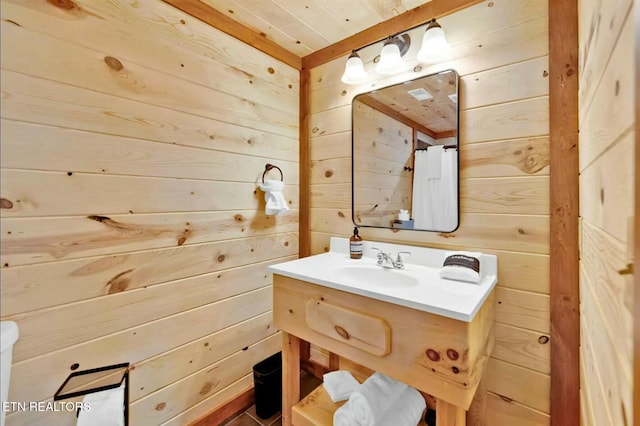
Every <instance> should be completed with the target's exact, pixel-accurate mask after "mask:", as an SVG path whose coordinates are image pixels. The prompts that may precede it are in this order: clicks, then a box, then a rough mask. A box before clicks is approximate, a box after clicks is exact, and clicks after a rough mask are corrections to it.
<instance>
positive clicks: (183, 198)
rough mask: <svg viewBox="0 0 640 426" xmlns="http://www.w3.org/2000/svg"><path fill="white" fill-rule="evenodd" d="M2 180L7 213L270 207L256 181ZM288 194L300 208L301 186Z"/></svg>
mask: <svg viewBox="0 0 640 426" xmlns="http://www.w3.org/2000/svg"><path fill="white" fill-rule="evenodd" d="M262 171H264V169H263V170H261V171H259V173H257V174H258V175H260V176H262ZM70 173H71V174H70ZM0 179H2V181H3V182H5V184H4V185H3V187H2V198H4V199H5V200H7V201H8V203H10V204H8V203H5V207H4V208H3V215H4V216H5V217H31V216H68V215H95V214H100V215H102V216H104V215H109V214H118V213H132V214H133V213H160V212H180V211H212V210H213V211H216V210H238V209H239V210H243V209H251V210H253V209H258V208H261V209H264V205H265V203H264V194H263V193H262V192H261V191H258V189H256V184H255V183H253V182H252V183H248V182H246V183H245V182H223V181H218V180H216V181H210V180H195V179H189V180H187V179H175V178H150V177H132V176H115V175H113V176H101V175H95V174H88V173H73V172H43V171H27V170H13V169H4V170H3V171H2V175H1V176H0ZM46 185H55V187H56V188H58V191H57V193H52V192H51V191H45V190H43V188H45V187H46ZM283 193H284V195H285V198H286V199H287V200H288V201H289V202H290V203H289V204H290V206H291V207H297V206H298V203H297V200H298V187H296V186H288V187H286V188H285V190H284V191H283ZM211 194H216V196H215V197H213V196H211ZM294 202H295V204H294Z"/></svg>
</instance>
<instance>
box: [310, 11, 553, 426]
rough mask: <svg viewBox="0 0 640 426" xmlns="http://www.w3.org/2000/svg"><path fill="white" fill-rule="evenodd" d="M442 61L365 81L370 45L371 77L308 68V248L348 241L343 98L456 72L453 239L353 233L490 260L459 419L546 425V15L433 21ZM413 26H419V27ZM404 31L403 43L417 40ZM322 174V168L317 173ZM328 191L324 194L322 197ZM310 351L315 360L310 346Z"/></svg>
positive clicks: (489, 14)
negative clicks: (471, 411) (480, 383)
mask: <svg viewBox="0 0 640 426" xmlns="http://www.w3.org/2000/svg"><path fill="white" fill-rule="evenodd" d="M439 22H440V23H441V25H442V27H443V29H444V30H445V32H446V34H447V38H448V40H449V42H450V43H451V44H452V46H453V58H452V59H451V60H450V61H447V62H446V63H440V64H436V65H430V66H422V67H418V68H415V69H414V66H416V65H417V64H416V61H415V59H413V58H415V54H416V53H417V49H418V48H419V44H420V43H419V42H418V43H414V44H413V45H412V47H411V49H410V50H409V52H408V53H407V55H408V56H406V57H405V58H408V61H409V63H410V67H409V69H410V70H413V71H409V72H407V73H404V74H401V75H397V76H393V77H389V78H376V75H375V73H374V72H373V71H372V69H373V63H372V60H373V58H374V57H375V56H376V55H377V54H378V53H379V49H380V48H381V47H380V46H374V47H370V48H366V49H363V50H362V51H361V52H360V54H361V56H362V57H363V60H364V61H365V68H366V69H367V70H368V71H370V77H371V79H370V81H368V82H366V83H363V84H362V85H357V86H348V85H344V84H342V83H341V82H340V76H341V74H342V72H343V70H344V63H345V61H346V57H344V58H340V59H337V60H335V61H332V62H330V63H327V64H324V65H321V66H318V67H316V68H314V69H312V70H311V82H310V85H311V101H310V102H311V117H310V132H311V159H312V170H313V174H312V180H311V184H312V185H311V207H312V208H311V230H312V234H311V238H312V241H311V246H312V252H313V253H321V252H323V251H326V250H327V249H328V244H329V238H330V237H331V236H332V235H342V236H348V235H349V234H350V233H351V231H352V227H353V225H352V224H351V220H350V218H351V212H350V203H349V200H350V179H351V170H350V151H351V150H350V144H351V140H350V130H351V129H350V126H351V106H350V104H351V100H352V99H353V97H354V96H355V95H356V94H358V93H362V92H365V91H368V90H371V89H372V88H375V87H381V86H386V85H389V84H392V83H396V82H399V81H402V80H406V79H410V78H414V77H417V76H419V75H426V74H430V73H432V72H436V71H441V70H444V69H448V68H453V69H455V70H457V71H458V72H459V73H460V75H461V89H460V103H461V105H460V107H461V129H460V130H461V132H460V133H461V138H460V141H461V149H460V151H461V225H460V228H459V229H458V231H456V232H455V233H452V234H438V233H428V232H415V231H398V232H392V231H391V230H386V229H383V230H380V229H362V232H361V235H363V237H364V238H365V239H370V240H383V241H389V242H399V243H403V242H404V243H409V244H416V245H425V246H431V247H440V248H454V249H471V250H480V251H484V252H487V253H494V254H497V255H498V258H499V262H498V263H499V269H500V270H499V274H500V282H499V284H498V288H497V306H496V308H497V311H496V324H495V332H496V347H495V349H494V352H493V356H492V358H491V360H490V362H489V366H488V371H487V376H486V381H485V386H484V387H483V388H484V389H486V393H485V394H483V395H481V396H482V397H483V400H484V404H485V405H484V406H485V407H486V410H485V411H482V410H480V412H479V414H478V415H474V416H473V419H471V421H470V424H491V425H494V426H496V425H497V426H501V425H505V426H512V425H515V424H517V425H545V424H548V423H549V390H550V378H549V370H550V362H549V346H550V345H549V325H550V319H549V296H548V295H549V255H548V254H549V167H548V166H549V139H548V132H549V126H548V124H549V113H548V108H549V99H548V78H547V77H548V31H547V29H548V10H547V2H545V1H540V0H493V1H491V2H483V3H480V4H478V5H475V6H472V7H470V8H468V9H465V10H462V11H460V12H457V13H455V14H453V15H449V16H447V17H445V18H442V19H440V20H439ZM422 31H423V30H422ZM422 31H418V32H413V33H412V38H413V40H417V39H420V38H421V37H422ZM328 170H331V171H332V173H325V171H328ZM329 194H330V195H329ZM312 356H313V357H317V358H319V359H322V357H323V352H322V350H321V349H319V348H313V349H312Z"/></svg>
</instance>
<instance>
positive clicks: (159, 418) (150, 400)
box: [129, 334, 282, 424]
mask: <svg viewBox="0 0 640 426" xmlns="http://www.w3.org/2000/svg"><path fill="white" fill-rule="evenodd" d="M281 341H282V339H281V337H280V335H279V334H275V335H273V336H270V337H267V338H266V339H264V340H261V341H259V342H257V343H255V344H253V345H251V346H249V348H248V349H247V350H241V351H238V352H236V353H235V354H233V355H231V356H229V357H227V358H225V359H223V360H221V361H219V362H217V363H215V364H212V365H210V366H208V367H206V368H204V369H202V370H200V371H197V372H196V373H194V374H192V375H190V376H187V377H185V378H184V379H182V380H180V381H178V382H175V383H173V384H171V385H169V386H168V387H165V388H162V389H160V390H159V391H158V392H154V393H152V394H151V395H149V396H147V397H144V398H142V399H140V400H138V401H136V402H133V403H132V404H131V409H130V412H129V415H130V419H131V422H132V423H135V424H142V423H145V424H159V423H161V422H163V421H165V420H168V419H170V418H171V417H173V416H175V415H176V414H178V413H180V412H182V411H184V410H185V409H188V408H189V407H191V406H193V405H195V404H197V403H198V402H200V401H202V400H203V399H204V398H205V397H207V396H209V395H211V394H214V393H215V392H216V391H218V390H220V389H222V388H224V387H225V386H228V385H229V384H231V383H233V382H235V381H236V380H238V379H239V378H240V377H242V376H244V375H245V373H246V371H248V370H251V368H252V367H253V365H254V364H256V363H258V362H260V361H262V360H263V359H264V356H265V354H273V353H275V352H278V351H279V350H280V347H281ZM159 407H162V408H159Z"/></svg>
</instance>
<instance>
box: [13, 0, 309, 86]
mask: <svg viewBox="0 0 640 426" xmlns="http://www.w3.org/2000/svg"><path fill="white" fill-rule="evenodd" d="M74 3H75V4H76V5H77V6H78V7H76V8H72V9H62V8H55V7H52V6H51V5H49V4H47V3H42V2H40V1H38V0H26V1H22V0H7V1H5V2H4V4H3V8H2V10H3V16H5V18H7V19H10V20H12V21H13V22H16V23H17V24H19V25H20V26H22V27H26V28H29V29H30V30H34V31H38V32H43V33H45V34H49V35H55V36H57V37H59V38H63V39H65V40H69V41H72V42H74V43H78V44H81V45H82V46H86V47H90V48H96V47H97V46H99V47H100V48H101V49H102V50H103V51H118V53H119V55H121V57H124V58H127V59H130V60H136V61H138V62H140V63H144V64H146V65H149V66H153V67H154V68H156V69H158V70H162V71H165V72H167V73H169V74H175V75H176V76H178V77H181V78H185V79H188V80H192V81H200V82H202V83H207V84H210V85H216V84H218V85H220V86H222V87H224V84H222V82H214V81H211V75H210V74H209V73H208V71H207V69H211V71H213V72H215V74H216V75H217V74H219V73H220V72H223V73H224V72H225V71H224V70H226V73H227V74H223V75H224V76H225V77H227V78H233V75H234V74H235V75H236V76H238V75H239V76H245V77H251V78H253V79H260V80H264V82H265V83H267V84H271V85H274V86H275V87H281V88H285V87H287V88H288V85H289V84H291V85H292V86H293V87H292V88H291V90H292V91H295V90H297V89H298V87H297V82H298V71H297V70H296V69H295V68H292V67H289V66H287V65H285V64H283V63H282V62H280V61H279V60H277V59H275V58H272V57H271V56H269V55H267V54H263V53H261V52H259V51H257V50H256V49H254V48H252V47H250V46H247V45H246V44H245V43H243V42H241V41H239V40H237V39H235V38H233V37H228V36H227V35H225V34H223V33H222V32H220V31H218V30H215V29H212V28H211V26H210V25H208V24H206V23H204V22H201V21H200V20H197V19H191V18H189V17H188V16H187V17H186V18H185V16H186V15H185V14H184V13H183V12H181V11H179V10H177V9H175V8H173V7H169V6H167V5H166V4H163V3H161V2H144V3H139V4H126V3H122V2H120V1H119V0H105V1H101V2H93V1H86V0H77V1H75V2H74ZM25 5H27V7H25ZM69 23H72V25H69ZM78 32H81V33H82V35H83V37H81V38H79V37H78V36H77V34H78ZM132 33H133V34H135V37H131V34H132ZM176 40H182V41H184V42H183V43H176ZM167 53H169V54H167ZM189 59H190V60H189ZM190 63H193V65H191V66H190ZM181 65H184V67H183V66H181ZM269 68H272V69H273V70H274V72H269ZM246 82H247V84H248V83H249V79H247V80H246ZM253 84H258V85H260V83H259V82H258V81H256V80H253ZM238 89H239V90H240V88H238ZM226 90H229V92H230V93H233V92H232V91H231V90H230V88H229V87H228V86H227V87H226ZM294 97H295V96H294Z"/></svg>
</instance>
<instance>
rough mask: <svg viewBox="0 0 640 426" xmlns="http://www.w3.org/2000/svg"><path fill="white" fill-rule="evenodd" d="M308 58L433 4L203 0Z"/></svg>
mask: <svg viewBox="0 0 640 426" xmlns="http://www.w3.org/2000/svg"><path fill="white" fill-rule="evenodd" d="M199 1H200V2H202V3H205V4H206V5H208V6H210V7H212V8H214V9H216V10H217V11H218V12H221V13H223V14H224V15H226V16H227V17H229V18H231V19H233V20H235V21H237V22H239V23H241V24H243V25H244V26H246V27H248V28H251V29H253V30H254V31H255V32H257V33H259V34H261V35H262V36H263V37H266V38H267V39H269V40H271V41H273V42H274V43H276V44H278V45H279V46H281V47H283V48H284V49H286V50H288V51H290V52H292V53H295V54H296V55H298V56H300V57H304V56H307V55H309V54H310V53H313V52H315V51H317V50H320V49H322V48H324V47H327V46H329V45H331V44H333V43H336V42H338V41H340V40H343V39H345V38H347V37H350V36H352V35H354V34H356V33H359V32H360V31H363V30H365V29H367V28H369V27H372V26H374V25H376V24H378V23H380V22H383V21H386V20H388V19H390V18H393V17H395V16H398V15H400V14H402V13H404V12H407V11H408V10H411V9H413V8H415V7H417V6H420V5H422V4H424V3H428V2H429V1H430V0H349V1H345V0H199Z"/></svg>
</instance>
